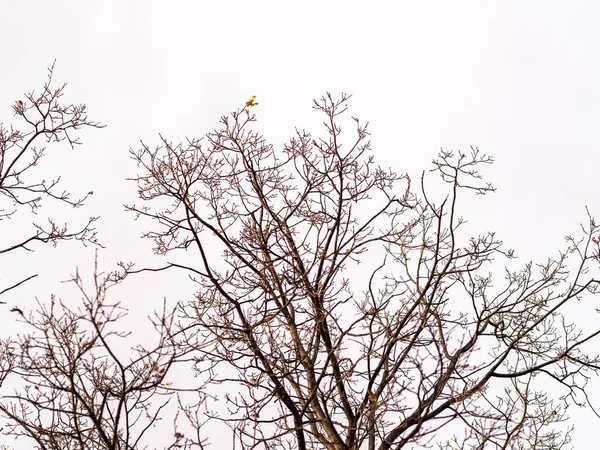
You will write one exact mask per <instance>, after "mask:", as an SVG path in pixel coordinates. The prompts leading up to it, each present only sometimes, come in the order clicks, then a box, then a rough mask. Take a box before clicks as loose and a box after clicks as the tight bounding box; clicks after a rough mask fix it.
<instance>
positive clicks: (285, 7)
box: [0, 0, 600, 448]
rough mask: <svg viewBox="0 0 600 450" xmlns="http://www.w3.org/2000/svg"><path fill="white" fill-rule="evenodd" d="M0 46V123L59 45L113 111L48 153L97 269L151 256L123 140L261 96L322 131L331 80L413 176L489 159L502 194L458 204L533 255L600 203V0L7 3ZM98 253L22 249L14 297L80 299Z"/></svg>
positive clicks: (81, 97) (135, 302) (99, 114)
mask: <svg viewBox="0 0 600 450" xmlns="http://www.w3.org/2000/svg"><path fill="white" fill-rule="evenodd" d="M0 44H1V45H0V49H1V50H0V83H1V84H0V86H1V89H0V122H4V124H5V125H8V124H10V123H12V124H15V125H18V122H17V119H16V118H13V117H12V109H11V106H12V104H14V101H15V100H16V99H17V98H21V97H22V94H23V93H24V92H29V91H31V90H33V89H36V90H39V89H40V87H41V86H42V84H43V82H44V80H45V76H46V68H47V67H48V66H50V65H51V64H52V62H53V60H54V59H56V60H57V63H56V71H55V80H56V81H57V82H68V83H69V86H68V88H67V96H68V98H69V99H70V100H71V101H73V102H75V103H86V104H87V105H88V110H89V115H90V117H91V118H92V119H94V120H98V121H100V122H102V123H104V124H106V125H107V128H105V129H103V130H93V131H86V132H84V133H83V134H82V140H83V142H84V145H83V146H81V147H79V148H78V149H76V150H75V151H71V150H70V149H68V148H66V147H61V148H57V150H52V151H51V152H49V156H48V158H47V160H46V161H45V163H46V164H45V165H44V166H43V167H45V168H43V169H42V170H43V171H44V173H48V174H61V175H62V176H63V178H64V187H65V188H69V189H70V190H72V191H73V192H75V193H85V192H87V191H89V190H93V191H94V197H93V198H92V199H91V201H89V202H88V203H87V204H86V207H85V208H84V209H82V210H78V211H76V212H75V213H72V212H69V213H68V214H69V218H72V219H73V220H75V221H83V219H84V218H86V217H88V216H90V215H101V216H102V220H101V222H100V225H99V227H98V228H99V231H100V233H101V234H100V239H101V241H102V242H103V243H104V244H105V245H106V246H107V250H106V251H102V252H101V253H100V258H101V262H102V264H103V267H105V268H111V267H112V264H114V262H115V261H118V260H136V259H140V260H147V258H149V257H150V256H151V251H150V247H151V245H150V242H141V241H140V240H139V239H138V237H139V234H140V231H141V230H142V229H143V228H144V227H143V226H141V225H142V224H136V223H132V220H131V219H132V217H131V216H130V215H128V214H125V212H124V211H123V206H122V205H123V203H132V202H135V195H136V193H135V186H134V184H133V183H131V182H125V181H124V178H125V177H127V176H133V175H135V173H136V169H135V167H134V165H133V164H132V162H131V161H130V160H129V158H128V150H129V149H130V148H132V147H133V148H135V147H137V146H138V143H139V140H140V139H143V140H144V141H145V142H146V143H149V144H154V143H156V142H157V141H158V133H162V134H164V135H165V136H166V137H167V138H170V139H173V140H176V141H178V140H181V139H184V138H185V137H200V136H202V135H204V134H205V133H207V132H209V131H211V130H212V129H213V128H214V127H215V126H217V123H218V119H219V117H220V116H222V115H225V114H228V113H229V112H230V111H232V110H235V109H237V108H238V107H240V106H242V105H243V103H244V101H245V100H246V99H247V97H249V96H250V95H252V94H255V95H256V96H257V101H259V103H260V105H259V107H257V108H255V110H254V112H256V113H257V115H258V119H259V127H260V129H261V130H262V131H263V132H264V134H265V137H266V138H267V139H268V140H270V141H271V142H272V143H273V144H275V145H280V144H281V143H282V142H283V141H285V140H286V139H287V138H288V137H290V136H291V135H292V133H293V130H294V127H295V126H298V127H299V128H305V127H306V128H307V129H309V130H313V129H314V130H315V132H320V130H319V129H318V128H316V129H315V127H314V125H315V124H317V125H318V120H317V117H316V116H315V113H314V112H313V111H312V109H311V104H312V99H313V98H314V97H320V96H321V95H322V94H323V93H324V92H325V91H328V90H329V91H332V92H333V93H339V92H342V91H343V92H348V93H351V94H353V95H354V98H353V100H352V101H351V103H350V106H351V112H352V114H353V115H355V116H358V117H360V118H361V119H362V120H363V121H368V122H370V123H371V133H372V139H373V143H374V152H375V155H376V157H377V159H378V161H379V163H380V164H382V165H384V166H391V167H392V168H394V169H395V170H397V171H399V172H403V171H408V172H409V173H410V174H411V175H412V176H413V178H414V179H415V180H416V179H417V177H418V176H419V174H420V171H421V170H423V169H429V168H430V166H429V162H430V161H431V160H432V159H433V158H434V157H435V156H436V154H437V152H438V150H439V149H440V147H442V148H444V149H447V150H449V149H462V150H468V148H469V146H470V145H473V146H477V147H479V148H480V149H481V150H482V151H484V152H486V153H489V154H492V155H493V156H494V157H495V158H496V161H497V162H496V164H495V165H494V166H493V167H492V168H491V170H489V171H488V175H489V180H490V181H492V182H493V183H494V184H495V186H496V187H497V188H498V192H497V193H496V194H494V195H493V196H491V197H485V198H477V199H473V201H472V202H470V203H469V205H468V207H467V209H466V210H464V211H466V213H465V214H466V215H467V213H468V215H469V219H470V220H471V222H472V224H473V226H476V227H477V229H478V230H479V231H481V232H485V231H487V230H495V231H497V232H498V233H499V235H500V237H501V239H502V240H504V241H505V242H506V243H507V245H508V246H509V247H512V248H515V249H516V251H517V255H519V256H522V258H521V259H520V260H519V261H520V262H522V263H525V262H527V261H529V260H530V259H538V260H544V259H545V258H546V257H547V256H553V255H556V251H557V250H558V249H563V250H564V249H565V248H566V245H565V243H564V240H563V237H564V236H565V235H566V234H576V233H577V232H578V224H579V223H580V222H585V221H586V215H585V206H586V205H587V206H589V207H590V209H591V211H592V213H595V214H596V215H597V216H600V207H599V205H598V195H599V193H600V188H599V187H598V185H599V184H598V176H597V172H598V157H599V156H598V155H599V152H598V149H599V147H600V131H599V130H600V127H599V126H598V123H599V120H600V82H599V80H600V64H599V62H600V61H599V59H600V52H599V51H598V45H599V44H600V3H598V2H596V1H591V0H590V1H572V2H565V1H551V0H545V1H541V0H539V1H522V0H520V1H506V0H502V1H495V2H493V1H460V2H450V1H445V2H442V1H427V2H415V1H412V2H409V1H396V2H392V1H388V2H377V1H373V2H365V1H361V2H358V1H343V2H342V1H338V2H332V1H331V2H328V1H302V2H293V3H292V2H284V1H269V2H265V1H256V0H255V1H252V2H250V1H218V2H215V1H211V2H209V1H169V2H167V1H163V2H160V1H148V0H146V1H115V0H110V1H102V2H81V1H77V2H76V1H52V2H50V1H47V0H43V1H42V0H38V1H24V0H20V1H10V0H0ZM47 176H48V177H50V175H47ZM50 213H52V211H50ZM2 226H3V227H4V226H5V225H4V224H3V225H2ZM4 232H5V231H2V233H4ZM0 239H1V241H0V242H3V238H0ZM93 251H94V250H93V249H82V248H80V247H78V246H76V245H70V244H67V245H60V246H59V247H58V248H56V249H51V248H45V249H40V250H39V251H37V252H36V253H35V255H19V258H20V259H19V261H18V262H17V264H22V265H27V267H19V268H23V273H25V269H28V268H30V267H31V268H32V269H37V270H40V271H43V276H41V277H39V278H38V279H37V280H36V281H35V282H32V283H31V284H30V285H29V286H27V287H26V288H23V289H21V290H20V291H19V292H18V293H14V294H12V296H10V297H6V298H3V300H7V301H9V303H17V302H18V303H19V304H21V305H22V306H24V307H25V308H31V307H33V305H34V297H36V296H37V297H39V298H40V300H44V299H47V298H48V297H49V294H50V293H51V292H59V293H65V292H71V293H72V292H73V291H72V290H71V291H69V290H68V289H67V290H65V286H64V285H61V284H60V283H59V282H60V280H64V279H66V278H67V277H68V274H69V273H72V272H73V269H74V267H75V266H77V265H79V266H80V267H81V269H82V271H84V272H86V271H87V272H88V273H89V270H90V269H91V263H92V260H93ZM21 258H22V259H21ZM14 268H15V259H14V255H13V256H11V259H10V261H8V260H6V259H0V273H1V274H2V275H0V277H2V278H5V277H4V274H6V273H7V272H8V273H11V274H13V273H14V276H15V278H16V277H17V275H18V273H17V272H15V271H14ZM27 273H29V272H27ZM174 283H175V281H173V279H169V280H166V279H162V280H161V281H160V282H155V283H154V284H152V283H149V279H146V280H145V282H144V283H137V284H136V283H135V282H134V283H133V284H132V285H129V286H128V287H127V288H126V289H124V290H123V291H122V293H123V295H124V298H123V301H124V303H127V306H129V307H130V308H131V309H132V314H133V312H134V311H139V310H140V309H141V308H140V307H139V305H143V306H144V309H146V306H147V305H155V304H156V305H158V304H159V303H160V302H161V300H162V297H163V296H167V297H169V298H171V299H173V300H177V296H178V295H184V293H185V292H187V291H186V289H185V288H184V287H183V286H175V285H174ZM177 283H178V282H177ZM75 297H77V296H75ZM153 308H154V306H151V307H147V309H148V311H146V310H144V311H142V313H140V314H141V315H142V316H143V315H145V314H147V313H148V312H149V311H150V310H151V309H153ZM6 310H7V309H6ZM592 310H593V308H592V307H590V311H592ZM13 319H14V317H12V316H4V317H2V315H0V321H1V322H0V323H1V324H3V325H4V332H6V330H16V329H17V328H15V327H18V324H14V323H12V322H11V321H12V320H13ZM8 324H10V326H9V327H8V328H7V327H6V325H8ZM594 383H595V385H594V386H595V387H594V391H595V392H596V393H597V394H598V395H597V396H596V398H597V401H598V402H600V382H599V381H595V382H594ZM571 416H572V418H573V419H574V422H576V425H577V428H576V432H575V434H574V436H575V441H574V447H575V448H587V447H588V446H589V443H590V442H592V441H591V439H595V434H596V433H594V432H593V430H594V429H595V427H597V424H598V419H596V418H594V417H593V416H592V415H591V413H589V412H585V411H578V410H576V409H573V410H572V412H571Z"/></svg>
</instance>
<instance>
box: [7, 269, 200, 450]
mask: <svg viewBox="0 0 600 450" xmlns="http://www.w3.org/2000/svg"><path fill="white" fill-rule="evenodd" d="M71 282H72V283H74V284H75V285H76V286H77V288H78V290H79V291H80V293H81V294H82V296H83V298H82V305H81V306H80V307H78V308H71V307H69V306H67V305H66V304H65V303H64V302H62V301H58V300H57V299H56V298H54V297H52V298H51V301H50V302H49V304H48V305H44V304H40V305H39V309H38V310H37V311H34V312H32V313H30V314H27V315H25V314H23V315H22V318H21V321H22V322H23V323H24V324H25V325H26V329H25V330H26V331H25V334H22V335H19V336H18V338H17V339H12V340H8V341H5V342H3V343H2V346H1V348H2V353H1V354H0V361H2V364H3V369H4V370H3V371H2V373H3V378H2V382H3V385H4V387H3V391H2V395H1V396H0V413H1V414H2V415H3V416H4V417H5V419H6V425H5V426H4V429H3V434H4V435H5V436H11V435H12V436H15V437H16V438H21V439H25V440H29V441H32V442H34V443H35V444H36V447H35V448H38V449H48V450H67V449H90V450H100V449H106V450H122V449H137V448H147V447H148V445H150V443H151V442H154V443H156V442H161V443H164V442H167V443H168V442H169V440H170V441H171V443H170V444H167V446H165V448H169V449H172V448H182V449H190V448H203V439H202V438H201V437H200V431H199V427H196V430H194V433H195V436H194V434H190V433H184V432H182V431H181V430H182V428H181V427H180V426H179V425H180V423H181V422H182V421H181V420H179V421H178V420H177V418H178V416H177V415H176V414H175V413H174V412H173V407H175V405H176V404H177V401H176V398H175V394H177V391H178V390H177V389H176V388H174V387H173V386H172V382H171V381H169V378H166V377H167V376H168V374H169V370H172V367H173V365H174V364H175V363H177V362H181V361H182V359H183V356H184V355H183V354H182V352H181V350H179V348H181V346H178V347H176V346H175V345H174V341H173V337H172V336H173V334H174V333H173V332H172V331H171V328H172V323H173V314H172V313H168V312H167V309H166V305H165V307H164V308H163V311H162V313H161V314H156V315H155V317H154V318H153V325H154V328H155V331H156V333H155V334H156V339H155V341H156V344H155V345H154V346H151V347H149V346H141V345H139V346H137V347H134V348H133V349H130V345H124V344H127V343H128V342H130V340H131V336H130V335H131V333H130V332H123V331H119V328H118V327H120V329H123V328H124V326H125V325H124V324H123V319H124V318H125V316H126V315H127V311H126V309H125V308H124V307H123V306H121V304H120V303H111V302H110V301H109V300H108V298H107V297H106V292H107V290H108V289H110V288H111V287H112V286H114V284H113V283H112V282H110V281H108V278H107V277H104V276H102V274H99V273H98V272H97V268H96V275H95V276H94V285H93V290H92V293H91V294H88V291H87V290H86V289H85V287H84V283H83V281H82V279H81V277H80V276H79V274H78V273H77V274H76V275H75V276H74V277H73V279H72V280H71ZM117 322H118V323H117ZM148 347H149V348H148ZM132 355H133V356H132ZM8 385H10V386H12V388H13V389H12V392H8V391H9V390H10V389H9V388H8V387H7V386H8ZM169 403H171V404H172V405H173V407H171V408H170V409H169V408H168V407H167V405H168V404H169ZM199 403H201V401H200V402H198V404H197V405H196V406H197V407H199ZM180 405H181V402H180ZM197 409H198V408H196V410H197ZM165 412H168V415H167V419H168V418H169V416H171V417H174V420H173V426H174V431H173V432H172V433H170V434H167V436H165V430H166V429H167V427H168V424H165V425H161V431H160V434H158V436H159V437H158V441H157V434H156V433H157V428H156V427H157V425H158V424H160V423H161V421H164V419H165V417H163V415H164V414H165ZM185 413H186V414H191V413H193V410H192V409H191V408H190V407H189V406H187V409H186V410H185ZM187 423H188V422H187V420H186V421H185V422H184V428H185V425H186V424H187ZM188 428H189V427H188ZM185 429H186V430H187V428H185ZM153 440H154V441H153ZM3 442H6V440H3ZM152 448H156V447H154V446H153V447H152Z"/></svg>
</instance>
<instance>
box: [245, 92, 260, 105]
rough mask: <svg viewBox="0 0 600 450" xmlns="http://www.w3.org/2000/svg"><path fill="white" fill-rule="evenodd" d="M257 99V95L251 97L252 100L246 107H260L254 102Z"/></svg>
mask: <svg viewBox="0 0 600 450" xmlns="http://www.w3.org/2000/svg"><path fill="white" fill-rule="evenodd" d="M255 98H256V95H253V96H252V97H250V99H249V100H248V101H247V102H246V106H256V105H258V103H255V102H254V99H255Z"/></svg>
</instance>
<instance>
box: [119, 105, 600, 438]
mask: <svg viewBox="0 0 600 450" xmlns="http://www.w3.org/2000/svg"><path fill="white" fill-rule="evenodd" d="M348 98H349V97H348V96H346V95H342V97H341V98H340V99H339V100H336V99H334V98H332V97H331V96H330V95H327V96H325V97H323V98H322V99H321V100H319V101H316V102H315V104H314V108H315V109H316V110H317V111H318V112H319V113H321V114H322V115H323V118H324V130H325V137H323V138H315V137H313V136H312V135H310V134H309V133H307V132H304V131H297V134H296V136H295V137H294V138H292V139H291V140H290V141H289V143H288V144H287V145H285V146H284V147H283V149H282V150H281V151H277V150H276V149H274V148H273V146H271V145H270V144H268V143H267V142H266V141H265V140H264V138H263V137H262V136H260V135H259V134H257V133H255V132H253V131H252V123H253V122H254V121H255V120H256V119H255V116H254V115H253V114H251V112H250V110H251V107H252V106H254V105H246V106H245V107H244V108H242V109H241V110H239V111H237V112H235V113H233V114H232V115H231V116H229V117H223V118H222V128H221V129H220V130H217V131H215V132H213V133H211V134H209V135H208V136H207V137H206V139H205V141H204V142H203V141H202V140H198V139H193V140H189V141H187V142H185V143H180V144H177V145H174V144H172V143H171V142H169V141H168V140H167V139H165V138H162V137H161V139H162V142H161V144H160V145H159V146H157V147H156V148H151V147H149V146H146V145H143V146H142V148H141V149H140V150H137V151H132V155H133V158H134V159H135V160H136V161H137V162H138V164H139V165H140V166H141V169H140V170H141V172H140V174H139V175H138V176H137V177H136V178H135V181H136V182H137V184H138V186H139V195H140V198H141V199H142V200H143V201H144V204H142V205H141V206H136V205H131V206H129V207H128V208H129V209H130V210H131V211H133V212H135V213H136V214H137V215H138V216H140V217H145V218H149V219H152V220H153V221H154V222H152V223H153V224H154V226H153V227H152V229H151V230H150V231H148V232H147V233H146V234H145V237H147V238H150V239H152V240H153V241H154V243H155V250H156V252H157V253H160V254H168V255H169V257H170V258H171V262H169V263H168V264H167V265H165V266H164V267H159V268H146V269H134V268H133V267H130V266H127V267H125V269H126V271H127V272H128V273H132V272H136V271H142V270H165V269H182V270H185V271H187V272H189V274H190V276H192V277H193V279H194V280H196V282H197V283H198V292H197V295H196V298H195V299H194V300H193V301H191V302H189V303H188V304H187V305H186V306H185V308H184V309H185V311H186V315H187V322H185V323H184V324H183V326H184V329H183V330H181V332H182V333H187V334H186V335H187V336H188V337H189V338H190V339H195V340H196V341H199V342H204V343H205V347H203V348H198V349H196V352H197V360H198V364H197V367H196V370H197V371H199V372H200V373H205V374H206V375H207V376H209V377H210V379H211V381H212V382H214V383H221V384H222V383H228V386H229V393H228V394H227V395H226V402H227V405H228V408H229V413H228V414H225V415H224V414H221V415H219V416H217V415H215V418H216V419H218V420H222V421H224V422H225V423H228V424H229V425H230V426H231V429H232V431H233V433H232V435H233V446H234V448H238V446H239V447H240V448H247V449H251V448H289V449H300V450H304V449H321V448H327V449H332V450H333V449H336V450H338V449H344V450H350V449H353V450H358V449H363V448H364V449H369V450H374V449H381V450H383V449H390V448H393V449H400V448H424V447H428V446H432V447H433V446H435V445H437V447H438V448H440V449H446V450H450V449H525V448H527V449H529V448H536V449H559V448H566V447H567V446H568V444H569V441H570V438H569V429H565V426H564V424H563V423H562V422H563V421H565V420H566V415H565V412H566V409H567V407H568V406H569V405H571V404H578V405H581V404H587V403H588V399H587V396H586V383H587V380H588V379H589V377H590V376H591V375H594V374H596V373H597V370H598V368H599V364H600V359H599V357H598V356H596V355H592V354H589V353H588V351H589V349H590V348H589V343H590V342H591V341H592V339H593V338H595V337H597V336H598V334H599V333H600V329H595V330H591V331H587V332H586V333H584V332H583V331H581V330H579V329H578V328H577V327H576V326H575V324H573V323H570V322H569V320H568V318H567V317H566V315H565V313H566V312H568V309H569V306H570V305H571V304H572V303H573V302H576V301H577V300H579V299H582V300H584V301H586V302H587V301H589V300H588V297H589V295H591V294H594V293H596V292H597V286H598V281H599V280H598V279H597V278H594V276H593V274H594V273H597V269H598V262H599V255H598V233H599V231H600V230H599V228H598V226H597V225H596V223H595V222H594V220H593V219H592V218H591V216H590V218H589V224H587V225H586V227H585V228H584V229H583V233H582V237H581V238H568V248H567V249H566V250H565V251H563V252H561V251H559V252H557V256H556V257H554V258H551V259H549V260H548V261H547V262H545V263H542V264H538V265H534V264H527V265H526V266H525V267H523V268H522V269H520V270H516V271H513V270H509V269H504V266H505V263H503V262H502V260H503V259H504V260H507V259H510V258H512V257H513V254H512V252H511V251H508V250H505V249H504V246H503V244H502V242H500V241H499V240H498V238H497V237H496V236H495V234H494V233H491V232H488V233H484V234H482V235H478V236H473V237H471V236H469V234H468V233H467V232H466V227H465V226H464V224H465V221H464V220H463V219H462V218H461V216H460V210H461V208H460V205H461V204H462V203H460V201H461V200H462V199H463V197H465V196H466V195H467V194H469V193H476V194H486V193H489V192H491V191H493V187H492V186H491V185H489V184H486V183H484V182H483V181H482V179H481V175H480V174H479V172H478V171H479V170H480V168H481V167H482V166H485V165H487V164H490V163H492V158H490V157H488V156H486V155H483V154H482V153H481V152H479V151H478V150H477V149H472V150H471V151H470V152H469V153H466V154H465V153H461V152H458V153H456V154H455V153H452V152H441V153H440V155H439V157H438V158H437V159H436V160H435V161H434V167H433V169H432V172H434V173H437V174H438V175H439V176H440V177H441V180H442V181H443V182H444V183H442V184H443V186H446V187H447V191H445V192H446V193H444V194H443V195H442V197H440V200H435V198H437V197H439V191H436V190H435V189H431V188H429V187H428V186H429V179H430V177H426V176H425V174H423V176H422V178H421V183H420V189H418V190H414V191H413V190H412V188H411V186H410V179H409V178H408V176H406V175H398V174H396V173H394V172H393V171H391V170H387V169H383V168H381V167H378V166H376V165H375V163H374V160H373V157H372V156H371V155H369V150H370V142H369V140H368V132H367V126H365V125H363V124H361V123H360V122H359V121H358V120H357V119H353V123H354V124H355V125H354V126H355V133H356V137H355V138H353V140H352V141H349V140H348V139H347V138H346V137H345V136H346V135H345V134H343V133H342V125H343V124H345V122H344V120H346V115H345V114H346V109H347V107H346V102H347V101H348ZM344 127H345V125H344ZM436 192H438V195H436ZM182 250H186V252H182ZM367 251H368V253H367ZM192 252H193V253H192ZM359 263H362V264H359ZM363 280H364V283H363V284H361V282H362V281H363ZM590 311H594V309H593V308H592V307H591V306H590ZM190 345H191V346H192V347H194V346H195V345H192V344H190ZM586 345H588V346H587V347H586ZM549 386H553V387H552V391H551V392H550V391H549ZM550 394H556V395H550Z"/></svg>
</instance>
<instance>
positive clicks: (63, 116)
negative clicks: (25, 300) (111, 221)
mask: <svg viewBox="0 0 600 450" xmlns="http://www.w3.org/2000/svg"><path fill="white" fill-rule="evenodd" d="M53 71H54V65H53V66H52V67H51V68H50V69H48V79H47V81H46V83H45V84H44V87H43V89H42V91H41V92H39V93H36V92H35V91H33V92H31V93H30V94H27V95H25V96H24V98H22V99H18V100H16V101H15V104H14V105H13V111H14V113H15V116H17V117H18V118H19V119H20V121H21V123H22V126H23V127H25V131H21V130H19V129H17V128H13V127H12V126H10V128H5V127H4V125H3V124H1V123H0V199H2V203H0V222H1V221H6V220H8V219H11V218H14V217H15V216H16V215H17V214H18V212H19V211H22V210H29V211H30V212H31V213H34V214H36V213H37V210H38V209H39V208H40V207H41V206H42V204H44V202H46V201H54V202H57V203H61V204H66V205H70V206H72V207H74V208H78V207H80V206H82V205H83V202H84V201H85V200H86V198H87V197H88V196H89V195H92V194H93V192H91V191H90V192H88V193H87V194H86V195H84V196H83V197H81V198H72V196H71V194H70V193H69V192H68V191H65V190H62V188H61V187H60V186H59V182H60V175H57V177H56V178H54V179H49V178H48V173H47V172H44V173H43V174H41V175H40V174H37V175H36V173H35V172H36V169H38V166H40V165H41V164H42V158H43V157H44V155H45V152H46V147H45V146H41V147H40V144H42V143H45V144H57V143H60V142H63V141H64V142H67V143H68V144H70V146H71V147H74V146H76V145H78V144H80V141H79V138H78V137H77V132H78V130H80V129H82V128H85V127H92V128H102V127H103V125H100V124H99V123H97V122H93V121H91V120H89V119H88V117H87V113H86V106H85V105H73V104H69V105H63V104H62V103H61V97H62V96H63V95H64V89H65V87H66V84H63V85H62V86H60V87H58V88H55V87H53V80H52V76H53ZM96 219H97V218H96V217H91V218H90V219H89V220H88V221H87V223H86V224H85V225H83V226H82V227H80V228H78V229H77V230H72V229H70V228H68V227H67V225H61V224H60V222H59V221H56V220H55V219H51V218H48V219H47V223H46V224H43V223H33V224H32V230H31V233H30V234H29V235H23V236H18V237H16V238H12V239H7V237H8V236H10V235H9V233H7V232H3V233H2V241H1V242H0V255H2V257H7V254H8V253H10V252H13V251H18V250H28V251H31V250H32V249H33V246H34V245H35V244H36V243H38V242H41V243H52V244H53V245H56V244H57V243H58V242H60V241H65V240H78V241H81V242H83V243H84V244H85V243H93V244H96V245H98V241H97V236H96V231H95V229H94V222H95V221H96ZM19 221H20V222H21V219H19ZM5 223H6V222H5ZM5 276H6V274H2V278H4V277H5ZM35 276H37V274H31V275H28V276H26V277H25V278H22V279H20V280H17V281H15V280H13V281H9V285H7V286H1V285H0V295H2V294H3V293H5V292H7V291H10V290H11V289H14V288H16V287H17V286H19V285H21V284H22V283H24V282H26V281H28V280H30V279H32V278H34V277H35Z"/></svg>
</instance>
